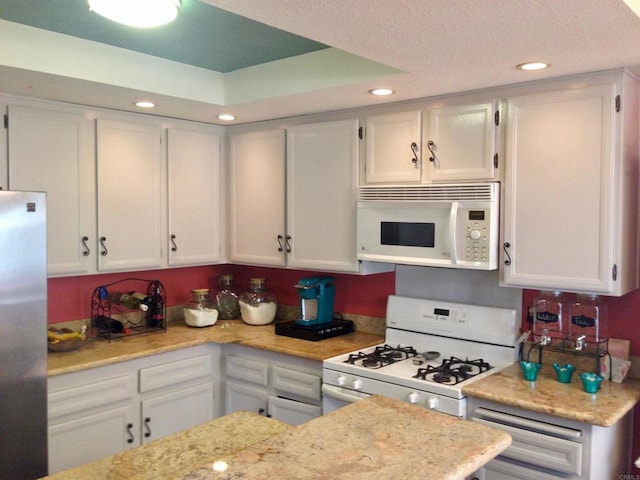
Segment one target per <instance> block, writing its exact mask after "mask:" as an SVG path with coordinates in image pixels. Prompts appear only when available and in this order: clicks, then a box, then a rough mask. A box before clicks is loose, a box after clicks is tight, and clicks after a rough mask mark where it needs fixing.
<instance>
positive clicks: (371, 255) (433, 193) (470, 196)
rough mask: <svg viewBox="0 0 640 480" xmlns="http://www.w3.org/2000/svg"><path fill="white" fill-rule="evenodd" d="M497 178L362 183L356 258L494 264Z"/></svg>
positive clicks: (479, 266) (425, 263) (484, 267)
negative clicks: (396, 183) (477, 180)
mask: <svg viewBox="0 0 640 480" xmlns="http://www.w3.org/2000/svg"><path fill="white" fill-rule="evenodd" d="M499 197H500V184H499V183H498V182H483V183H457V184H425V185H384V186H362V187H360V188H359V190H358V212H357V223H358V226H357V230H358V233H357V241H358V259H359V260H369V261H375V262H389V263H397V264H406V265H423V266H434V267H449V268H469V269H476V270H495V269H497V268H498V225H499V222H498V219H499V211H500V210H499Z"/></svg>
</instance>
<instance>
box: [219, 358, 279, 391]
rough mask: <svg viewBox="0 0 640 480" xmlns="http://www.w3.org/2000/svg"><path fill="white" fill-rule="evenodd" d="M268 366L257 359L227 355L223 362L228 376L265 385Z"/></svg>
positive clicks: (267, 378)
mask: <svg viewBox="0 0 640 480" xmlns="http://www.w3.org/2000/svg"><path fill="white" fill-rule="evenodd" d="M268 370H269V367H268V365H267V364H265V363H261V362H259V361H258V360H251V359H247V358H242V357H237V356H235V355H228V356H227V359H226V362H225V364H224V373H225V374H226V376H227V377H229V378H237V379H238V380H243V381H245V382H251V383H255V384H256V385H263V386H265V387H266V386H267V383H268V381H269V375H268Z"/></svg>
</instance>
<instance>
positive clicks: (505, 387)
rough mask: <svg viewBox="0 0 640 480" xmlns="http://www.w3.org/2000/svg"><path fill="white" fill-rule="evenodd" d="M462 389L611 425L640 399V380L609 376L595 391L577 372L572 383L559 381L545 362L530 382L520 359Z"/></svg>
mask: <svg viewBox="0 0 640 480" xmlns="http://www.w3.org/2000/svg"><path fill="white" fill-rule="evenodd" d="M462 391H463V393H465V394H466V395H468V396H471V397H476V398H481V399H484V400H491V401H494V402H497V403H502V404H504V405H511V406H514V407H519V408H524V409H526V410H531V411H534V412H540V413H546V414H549V415H555V416H557V417H561V418H566V419H569V420H575V421H578V422H584V423H590V424H593V425H600V426H603V427H610V426H612V425H614V424H615V423H616V422H618V420H620V419H621V418H622V417H623V416H624V415H625V413H627V412H628V411H629V410H630V409H632V408H633V407H634V406H635V404H636V403H637V402H638V401H639V400H640V381H638V380H633V379H626V380H625V381H624V382H622V383H614V382H610V381H608V380H605V381H603V382H602V384H601V388H600V390H599V391H598V393H595V394H591V393H585V392H584V391H583V390H582V382H581V380H580V379H579V378H578V376H577V375H575V374H574V375H573V378H572V380H571V383H560V382H558V381H557V380H556V375H555V372H554V370H553V368H552V367H551V366H550V365H544V366H543V367H542V369H541V370H540V372H539V373H538V378H537V380H536V381H535V382H529V381H527V380H525V379H524V378H523V377H522V372H521V370H520V366H519V365H518V364H517V363H516V364H514V365H512V366H510V367H508V368H506V369H504V370H502V371H500V372H497V373H494V374H493V375H489V376H488V377H485V378H483V379H481V380H478V381H476V382H473V383H471V384H469V385H467V386H466V387H463V389H462Z"/></svg>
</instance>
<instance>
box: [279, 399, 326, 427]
mask: <svg viewBox="0 0 640 480" xmlns="http://www.w3.org/2000/svg"><path fill="white" fill-rule="evenodd" d="M321 415H322V407H319V406H316V405H309V404H307V403H302V402H295V401H293V400H289V399H286V398H279V397H269V416H270V417H271V418H274V419H275V420H280V421H281V422H284V423H288V424H290V425H300V424H301V423H305V422H308V421H309V420H313V419H314V418H318V417H319V416H321Z"/></svg>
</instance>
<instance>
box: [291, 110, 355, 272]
mask: <svg viewBox="0 0 640 480" xmlns="http://www.w3.org/2000/svg"><path fill="white" fill-rule="evenodd" d="M358 143H359V141H358V120H341V121H335V122H323V123H316V124H312V125H299V126H294V127H291V128H289V129H288V130H287V237H288V239H287V245H288V246H289V247H290V248H289V250H288V252H287V264H288V265H289V266H290V267H294V268H299V269H305V268H311V269H320V270H328V271H347V272H357V271H358V269H359V266H358V261H357V259H356V188H357V185H358V152H359V149H358Z"/></svg>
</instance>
